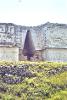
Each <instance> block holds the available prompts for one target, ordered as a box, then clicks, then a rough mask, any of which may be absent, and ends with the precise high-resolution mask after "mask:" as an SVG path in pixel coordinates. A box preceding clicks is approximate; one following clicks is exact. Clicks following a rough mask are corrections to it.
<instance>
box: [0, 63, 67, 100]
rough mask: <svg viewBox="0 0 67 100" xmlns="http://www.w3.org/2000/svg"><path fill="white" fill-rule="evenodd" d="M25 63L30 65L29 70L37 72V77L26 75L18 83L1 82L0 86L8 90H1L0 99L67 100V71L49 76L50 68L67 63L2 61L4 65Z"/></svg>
mask: <svg viewBox="0 0 67 100" xmlns="http://www.w3.org/2000/svg"><path fill="white" fill-rule="evenodd" d="M24 64H27V65H29V68H28V70H29V71H31V72H32V73H35V74H36V77H33V78H32V77H30V78H29V77H26V78H25V79H24V80H23V81H22V83H18V84H7V83H3V82H0V87H3V88H5V89H6V92H3V91H0V100H67V71H64V72H61V73H57V74H55V75H49V76H48V71H49V70H50V69H51V70H52V69H54V68H62V67H63V66H67V63H63V62H60V63H58V62H28V61H25V62H24V61H21V62H5V61H0V65H3V66H5V65H6V66H7V65H8V66H10V65H16V66H17V67H18V65H24ZM32 65H34V66H32ZM0 78H1V76H0Z"/></svg>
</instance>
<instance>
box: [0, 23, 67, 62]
mask: <svg viewBox="0 0 67 100" xmlns="http://www.w3.org/2000/svg"><path fill="white" fill-rule="evenodd" d="M0 60H8V61H19V60H32V61H37V60H38V61H39V60H43V61H62V62H66V61H67V25H66V24H58V23H49V22H47V23H45V24H42V25H39V26H33V27H27V26H21V25H16V24H12V23H0Z"/></svg>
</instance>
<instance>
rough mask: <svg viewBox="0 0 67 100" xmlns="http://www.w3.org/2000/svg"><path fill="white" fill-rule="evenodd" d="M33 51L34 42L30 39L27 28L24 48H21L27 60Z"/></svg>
mask: <svg viewBox="0 0 67 100" xmlns="http://www.w3.org/2000/svg"><path fill="white" fill-rule="evenodd" d="M34 52H35V47H34V43H33V40H32V36H31V32H30V30H27V34H26V38H25V43H24V48H23V55H24V56H27V60H30V58H31V57H33V55H34Z"/></svg>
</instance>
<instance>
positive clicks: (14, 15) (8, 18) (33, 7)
mask: <svg viewBox="0 0 67 100" xmlns="http://www.w3.org/2000/svg"><path fill="white" fill-rule="evenodd" d="M48 21H49V22H52V23H65V24H67V0H0V23H15V24H19V25H26V26H36V25H40V24H44V23H46V22H48Z"/></svg>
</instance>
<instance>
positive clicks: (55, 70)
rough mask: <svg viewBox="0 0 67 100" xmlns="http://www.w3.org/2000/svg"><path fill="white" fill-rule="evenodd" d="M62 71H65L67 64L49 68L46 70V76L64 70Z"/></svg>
mask: <svg viewBox="0 0 67 100" xmlns="http://www.w3.org/2000/svg"><path fill="white" fill-rule="evenodd" d="M64 71H67V66H63V67H59V68H54V69H50V70H48V76H51V75H56V74H58V73H62V72H64Z"/></svg>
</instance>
